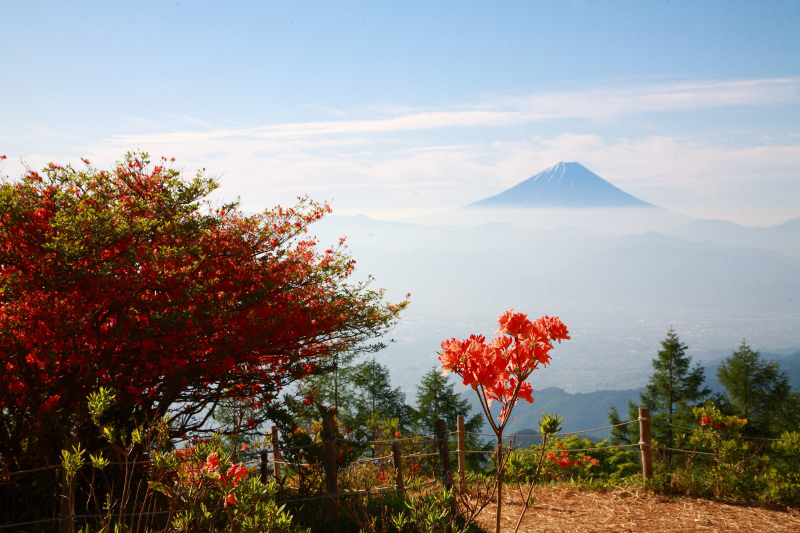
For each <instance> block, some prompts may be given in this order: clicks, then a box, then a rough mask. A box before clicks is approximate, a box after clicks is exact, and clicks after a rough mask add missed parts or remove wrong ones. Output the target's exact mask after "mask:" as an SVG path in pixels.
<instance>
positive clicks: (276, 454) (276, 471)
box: [272, 426, 283, 481]
mask: <svg viewBox="0 0 800 533" xmlns="http://www.w3.org/2000/svg"><path fill="white" fill-rule="evenodd" d="M279 444H280V442H279V441H278V427H277V426H272V474H273V475H274V476H275V479H276V480H278V481H280V480H281V461H282V460H283V457H281V451H280V450H279V449H278V445H279Z"/></svg>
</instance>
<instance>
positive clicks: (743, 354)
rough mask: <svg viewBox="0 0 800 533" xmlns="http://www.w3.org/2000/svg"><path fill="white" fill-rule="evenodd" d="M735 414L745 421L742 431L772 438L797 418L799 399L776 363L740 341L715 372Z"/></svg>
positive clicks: (799, 412) (798, 416)
mask: <svg viewBox="0 0 800 533" xmlns="http://www.w3.org/2000/svg"><path fill="white" fill-rule="evenodd" d="M717 378H718V379H719V382H720V384H721V385H722V386H723V387H725V391H726V393H727V398H728V400H729V401H730V404H731V406H732V407H733V409H734V412H735V414H737V415H738V416H740V417H742V418H746V419H747V421H748V422H747V425H746V426H745V431H746V432H748V433H750V434H760V435H765V436H775V435H778V434H780V432H781V431H784V430H787V429H789V428H790V427H796V426H797V423H798V420H799V419H800V398H798V394H797V393H793V392H792V387H791V385H790V384H789V377H788V376H787V375H786V372H782V371H781V368H780V364H779V363H778V362H777V361H765V360H764V358H763V357H761V353H760V352H759V351H758V350H755V351H754V350H752V349H751V348H750V346H749V345H748V344H747V342H746V341H744V340H743V341H742V344H741V345H740V346H739V349H738V350H735V351H734V352H733V354H732V355H731V356H730V357H727V358H725V359H724V360H723V361H722V363H721V364H720V366H719V368H718V369H717Z"/></svg>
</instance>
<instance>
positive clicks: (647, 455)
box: [639, 407, 653, 481]
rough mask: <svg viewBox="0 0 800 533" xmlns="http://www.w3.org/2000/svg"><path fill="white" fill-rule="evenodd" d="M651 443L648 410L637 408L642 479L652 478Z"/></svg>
mask: <svg viewBox="0 0 800 533" xmlns="http://www.w3.org/2000/svg"><path fill="white" fill-rule="evenodd" d="M652 446H653V442H652V437H651V436H650V409H648V408H647V407H640V408H639V448H640V449H641V450H642V477H643V478H644V480H645V481H647V480H648V479H650V478H651V477H653V448H652Z"/></svg>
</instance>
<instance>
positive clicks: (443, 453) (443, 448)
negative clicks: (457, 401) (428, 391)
mask: <svg viewBox="0 0 800 533" xmlns="http://www.w3.org/2000/svg"><path fill="white" fill-rule="evenodd" d="M433 427H434V433H435V434H436V440H437V442H438V443H439V458H440V459H441V462H442V486H443V487H444V488H446V489H447V490H450V489H452V488H453V474H452V472H451V466H450V450H449V449H447V425H446V424H445V421H444V420H442V419H441V418H440V419H439V420H437V421H436V422H434V423H433Z"/></svg>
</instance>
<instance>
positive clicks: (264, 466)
mask: <svg viewBox="0 0 800 533" xmlns="http://www.w3.org/2000/svg"><path fill="white" fill-rule="evenodd" d="M259 455H260V456H261V465H260V467H261V483H266V482H267V481H269V452H268V451H262V452H260V453H259Z"/></svg>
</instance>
